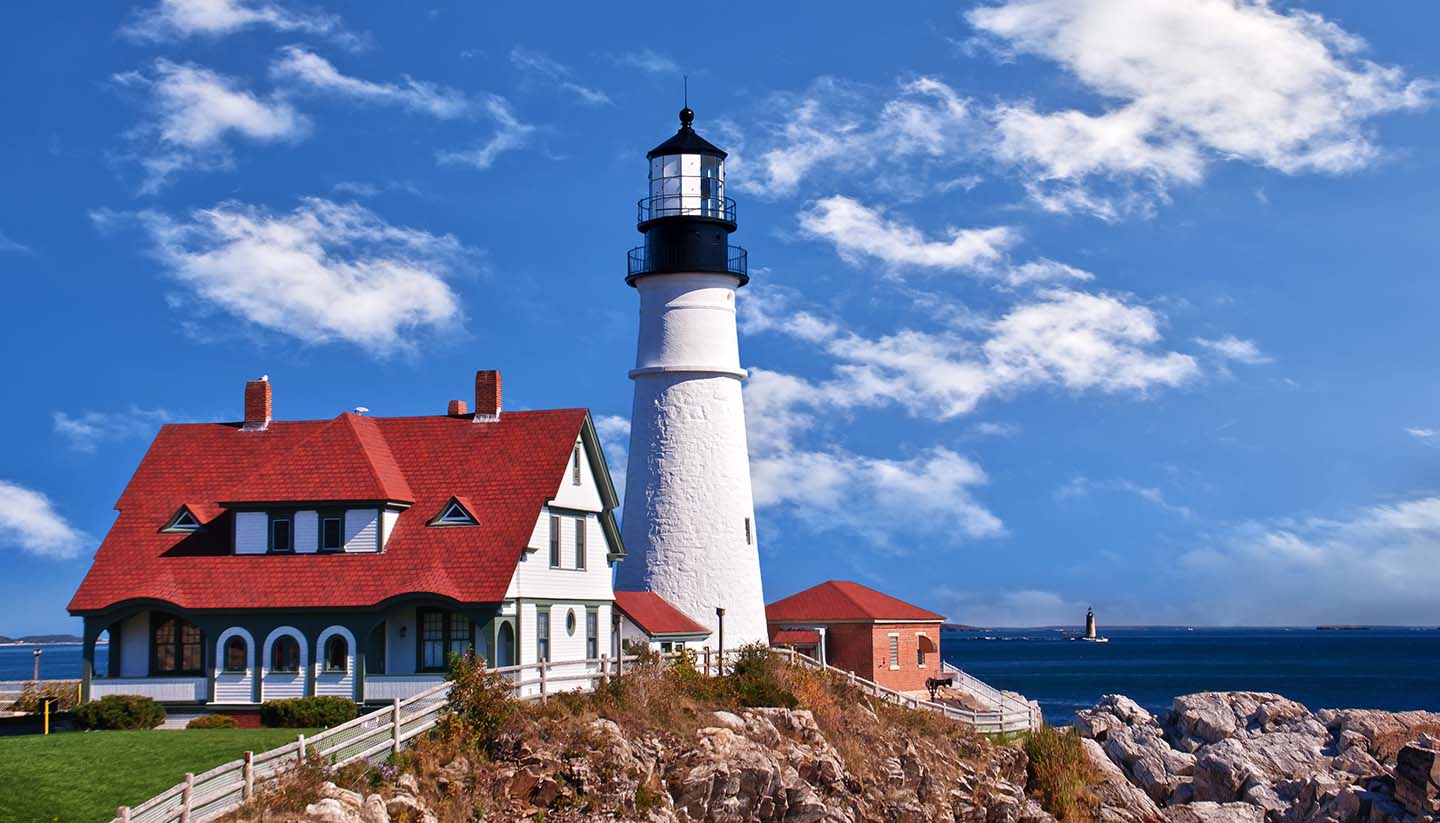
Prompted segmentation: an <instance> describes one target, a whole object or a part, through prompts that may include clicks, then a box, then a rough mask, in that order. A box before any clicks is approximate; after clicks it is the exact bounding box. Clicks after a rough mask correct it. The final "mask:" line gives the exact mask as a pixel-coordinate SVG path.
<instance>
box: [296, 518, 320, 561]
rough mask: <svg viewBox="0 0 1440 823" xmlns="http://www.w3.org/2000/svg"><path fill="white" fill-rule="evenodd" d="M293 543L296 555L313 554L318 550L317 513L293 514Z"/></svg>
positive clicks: (318, 524)
mask: <svg viewBox="0 0 1440 823" xmlns="http://www.w3.org/2000/svg"><path fill="white" fill-rule="evenodd" d="M293 531H294V534H293V535H292V536H291V538H290V539H291V540H292V541H294V545H295V552H296V553H297V554H314V553H315V550H316V549H318V548H320V515H319V513H318V512H313V511H304V512H295V524H294V530H293Z"/></svg>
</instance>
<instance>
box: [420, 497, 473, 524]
mask: <svg viewBox="0 0 1440 823" xmlns="http://www.w3.org/2000/svg"><path fill="white" fill-rule="evenodd" d="M477 522H478V521H477V520H476V519H475V515H473V514H471V513H470V510H469V509H467V508H465V504H464V503H461V502H460V501H459V500H458V499H456V498H454V497H452V498H450V502H449V503H446V504H445V508H443V509H441V510H440V514H439V515H437V516H436V517H435V519H434V520H431V521H430V525H432V526H474V525H476V523H477Z"/></svg>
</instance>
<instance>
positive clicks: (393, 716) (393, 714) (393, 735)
mask: <svg viewBox="0 0 1440 823" xmlns="http://www.w3.org/2000/svg"><path fill="white" fill-rule="evenodd" d="M390 753H391V754H399V753H400V698H398V697H397V698H395V699H394V700H392V701H390Z"/></svg>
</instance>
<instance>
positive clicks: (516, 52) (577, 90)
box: [510, 46, 610, 106]
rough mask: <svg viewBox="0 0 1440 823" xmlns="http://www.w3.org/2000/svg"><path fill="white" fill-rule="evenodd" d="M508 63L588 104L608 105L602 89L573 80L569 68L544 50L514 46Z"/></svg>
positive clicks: (606, 96) (608, 96) (608, 98)
mask: <svg viewBox="0 0 1440 823" xmlns="http://www.w3.org/2000/svg"><path fill="white" fill-rule="evenodd" d="M510 64H511V65H513V66H514V67H515V68H517V69H519V70H521V71H522V72H525V73H526V74H527V75H529V76H531V77H537V78H539V79H541V80H544V81H546V82H548V83H550V84H552V85H555V86H557V87H559V88H561V89H564V90H565V91H567V92H569V93H571V94H573V95H575V96H576V97H578V98H580V102H582V103H585V104H586V105H590V106H608V105H610V95H608V94H606V93H605V92H604V91H602V90H600V89H597V88H592V87H590V86H586V85H582V84H580V83H577V82H575V80H574V77H573V74H572V72H571V71H570V68H569V67H568V66H566V65H564V64H562V63H560V62H558V61H556V60H555V59H553V58H551V57H550V56H549V55H547V54H545V53H544V52H539V51H535V50H534V49H527V48H524V47H522V46H516V47H515V48H513V49H511V50H510Z"/></svg>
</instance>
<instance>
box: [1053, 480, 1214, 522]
mask: <svg viewBox="0 0 1440 823" xmlns="http://www.w3.org/2000/svg"><path fill="white" fill-rule="evenodd" d="M1097 492H1123V493H1125V494H1130V495H1134V496H1135V497H1138V498H1140V499H1141V500H1143V501H1145V502H1146V503H1149V504H1150V505H1152V506H1154V507H1156V508H1158V509H1160V510H1161V511H1165V512H1169V513H1170V514H1174V515H1178V516H1179V517H1183V518H1185V519H1186V520H1189V519H1190V518H1192V517H1194V514H1195V513H1194V512H1193V511H1191V509H1190V507H1189V506H1182V505H1179V504H1177V503H1172V502H1171V501H1170V500H1169V499H1168V498H1167V497H1166V496H1165V492H1163V491H1161V490H1160V489H1159V488H1158V487H1155V486H1145V485H1142V484H1140V483H1136V482H1133V481H1131V480H1125V479H1123V478H1122V479H1118V480H1092V479H1090V478H1088V477H1084V476H1082V475H1077V476H1075V477H1072V478H1070V480H1069V481H1068V482H1066V483H1065V485H1063V486H1061V487H1060V488H1058V489H1056V490H1055V499H1057V500H1078V499H1082V498H1086V497H1089V496H1091V495H1092V494H1095V493H1097Z"/></svg>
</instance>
